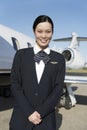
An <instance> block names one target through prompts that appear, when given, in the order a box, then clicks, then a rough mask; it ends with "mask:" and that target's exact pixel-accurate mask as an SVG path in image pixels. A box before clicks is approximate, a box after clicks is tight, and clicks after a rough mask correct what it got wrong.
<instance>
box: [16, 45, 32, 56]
mask: <svg viewBox="0 0 87 130" xmlns="http://www.w3.org/2000/svg"><path fill="white" fill-rule="evenodd" d="M31 52H33V48H32V47H31V48H23V49H20V50H17V52H16V54H15V55H24V54H26V53H31Z"/></svg>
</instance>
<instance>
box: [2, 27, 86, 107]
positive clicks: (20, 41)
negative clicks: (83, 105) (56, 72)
mask: <svg viewBox="0 0 87 130" xmlns="http://www.w3.org/2000/svg"><path fill="white" fill-rule="evenodd" d="M72 39H75V40H77V38H72ZM63 40H64V39H63ZM80 40H81V38H80ZM85 40H86V39H85ZM54 41H58V39H54ZM71 43H72V44H71V45H70V46H69V47H70V48H69V47H68V50H67V49H66V50H64V52H62V53H63V55H65V58H68V59H66V63H67V62H68V61H69V60H70V62H69V63H71V61H74V59H75V56H76V55H75V54H76V49H77V48H76V44H75V41H74V40H72V42H71ZM34 44H35V41H34V39H33V38H31V37H28V36H26V35H24V34H23V33H20V32H18V31H15V30H14V29H11V28H9V27H7V26H4V25H0V87H4V86H6V85H7V86H8V85H10V73H11V67H12V61H13V57H14V55H15V53H16V51H17V50H19V49H22V48H27V47H32V46H34ZM73 44H74V45H73ZM74 50H75V52H73V51H74ZM74 53H75V54H74ZM67 54H68V56H67ZM72 54H73V56H72ZM77 54H79V56H80V53H77ZM71 59H72V60H71ZM77 59H79V58H77ZM80 63H82V64H81V66H79V64H78V66H79V67H82V66H83V64H84V62H80ZM71 65H72V64H71ZM74 66H75V62H74V64H73V67H74ZM75 67H76V66H75ZM77 77H78V76H77ZM3 81H4V82H3ZM79 81H80V83H87V77H85V78H82V77H80V78H77V83H79ZM64 82H65V85H66V88H67V91H68V93H69V99H70V101H69V102H68V103H67V104H68V107H67V108H71V107H72V106H74V105H75V104H76V99H75V96H74V94H73V92H72V89H71V84H72V83H76V78H74V77H71V78H70V76H68V75H66V76H65V81H64ZM65 105H66V104H65Z"/></svg>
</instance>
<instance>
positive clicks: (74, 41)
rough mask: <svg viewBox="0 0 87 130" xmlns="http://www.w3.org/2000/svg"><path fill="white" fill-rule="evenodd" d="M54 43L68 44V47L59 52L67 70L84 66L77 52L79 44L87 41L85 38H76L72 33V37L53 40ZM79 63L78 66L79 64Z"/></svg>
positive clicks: (83, 60)
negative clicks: (62, 56) (63, 58)
mask: <svg viewBox="0 0 87 130" xmlns="http://www.w3.org/2000/svg"><path fill="white" fill-rule="evenodd" d="M53 41H54V42H69V41H70V45H69V46H68V47H67V48H65V49H63V50H59V51H60V52H61V53H62V54H63V55H64V57H65V60H66V67H67V69H81V68H83V67H84V66H85V62H86V61H85V59H84V58H83V56H82V55H81V53H80V51H79V42H80V41H87V37H78V35H77V34H76V33H75V32H73V33H72V37H68V38H59V39H54V40H53ZM79 63H80V64H79Z"/></svg>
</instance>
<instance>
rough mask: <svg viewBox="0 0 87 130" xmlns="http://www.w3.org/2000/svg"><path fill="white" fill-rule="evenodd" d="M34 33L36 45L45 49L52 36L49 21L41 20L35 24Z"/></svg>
mask: <svg viewBox="0 0 87 130" xmlns="http://www.w3.org/2000/svg"><path fill="white" fill-rule="evenodd" d="M34 34H35V38H36V42H37V44H38V46H39V47H40V48H41V49H45V48H46V47H47V46H48V45H49V43H50V40H51V38H52V34H53V32H52V25H51V24H50V23H49V22H41V23H39V24H38V25H37V26H36V28H35V31H34Z"/></svg>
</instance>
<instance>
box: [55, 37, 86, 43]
mask: <svg viewBox="0 0 87 130" xmlns="http://www.w3.org/2000/svg"><path fill="white" fill-rule="evenodd" d="M71 40H72V37H67V38H59V39H53V41H54V42H57V41H59V42H65V41H66V42H67V41H71ZM77 40H78V41H87V37H77Z"/></svg>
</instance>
